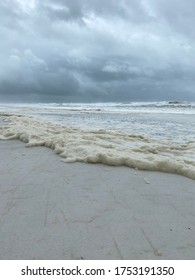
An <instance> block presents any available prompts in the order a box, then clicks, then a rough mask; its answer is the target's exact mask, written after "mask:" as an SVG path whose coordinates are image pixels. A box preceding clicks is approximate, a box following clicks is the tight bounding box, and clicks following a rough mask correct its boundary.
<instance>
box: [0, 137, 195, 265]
mask: <svg viewBox="0 0 195 280" xmlns="http://www.w3.org/2000/svg"><path fill="white" fill-rule="evenodd" d="M0 259H14V260H15V259H88V260H89V259H195V181H194V180H191V179H188V178H185V177H182V176H179V175H172V174H166V173H159V172H148V171H145V172H144V171H139V170H132V169H130V168H127V167H109V166H104V165H100V164H99V165H98V164H94V165H93V164H82V163H74V164H70V163H69V164H68V163H64V162H62V161H61V158H60V157H58V156H57V155H55V154H54V152H53V151H52V150H50V149H47V148H44V147H36V148H26V147H25V145H24V143H22V142H19V141H16V140H10V141H0Z"/></svg>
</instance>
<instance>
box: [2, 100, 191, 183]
mask: <svg viewBox="0 0 195 280" xmlns="http://www.w3.org/2000/svg"><path fill="white" fill-rule="evenodd" d="M0 111H1V112H4V113H6V112H7V113H12V114H16V115H20V116H18V117H17V116H11V117H9V119H8V123H7V125H6V126H5V127H4V128H1V130H0V138H1V139H21V140H22V141H25V142H27V143H28V144H27V145H28V146H36V145H44V146H47V147H50V148H52V149H54V150H55V152H56V153H57V154H59V155H60V156H61V157H63V158H64V160H65V161H66V162H74V161H82V162H93V163H96V162H99V163H104V164H109V165H126V166H129V167H134V168H136V167H137V168H140V169H146V170H159V171H164V172H171V173H177V174H181V175H185V176H187V177H190V178H193V179H195V103H189V102H182V103H178V102H158V103H155V102H153V103H147V102H145V103H96V104H65V103H64V104H31V105H29V104H3V105H0ZM32 116H33V117H34V118H36V119H34V118H30V117H32ZM37 118H38V120H37ZM48 121H49V122H50V123H48Z"/></svg>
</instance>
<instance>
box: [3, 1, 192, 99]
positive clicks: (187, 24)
mask: <svg viewBox="0 0 195 280" xmlns="http://www.w3.org/2000/svg"><path fill="white" fill-rule="evenodd" d="M194 15H195V1H194V0H186V1H183V0H44V1H43V0H28V1H26V0H4V1H1V2H0V38H1V39H0V40H1V41H0V63H1V66H0V102H131V101H164V100H178V101H182V100H186V101H188V100H189V101H195V28H194V26H195V16H194Z"/></svg>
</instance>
